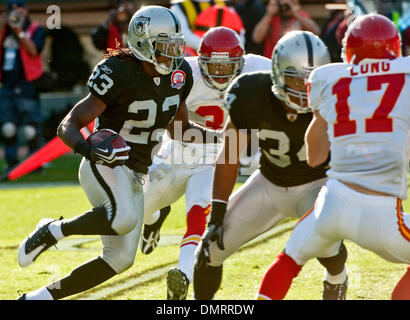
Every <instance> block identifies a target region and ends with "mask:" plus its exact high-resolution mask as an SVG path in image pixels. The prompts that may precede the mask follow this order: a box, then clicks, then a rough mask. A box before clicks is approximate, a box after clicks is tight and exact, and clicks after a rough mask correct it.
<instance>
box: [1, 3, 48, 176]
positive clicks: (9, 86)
mask: <svg viewBox="0 0 410 320" xmlns="http://www.w3.org/2000/svg"><path fill="white" fill-rule="evenodd" d="M44 42H45V31H44V29H43V28H42V27H41V26H40V25H39V23H37V22H35V21H32V20H30V18H29V15H28V10H27V8H26V7H25V3H24V1H22V0H10V1H9V2H8V7H7V12H6V13H4V14H3V15H1V16H0V67H1V69H0V81H1V83H2V87H1V89H0V134H1V137H2V140H3V142H4V149H5V158H6V162H7V167H6V171H5V173H6V172H8V171H9V170H10V169H11V168H12V167H13V166H15V165H16V164H17V163H18V153H17V151H18V145H19V144H18V135H17V132H18V127H19V126H21V127H22V132H23V134H24V136H25V138H26V140H27V142H28V145H29V153H32V152H34V151H36V150H37V149H38V148H39V147H40V144H41V143H42V138H41V134H40V130H41V127H40V126H41V122H42V114H41V107H40V101H39V94H38V92H37V89H36V85H35V81H36V80H37V79H39V78H40V77H41V76H42V74H43V73H44V69H43V62H42V57H41V51H42V49H43V46H44Z"/></svg>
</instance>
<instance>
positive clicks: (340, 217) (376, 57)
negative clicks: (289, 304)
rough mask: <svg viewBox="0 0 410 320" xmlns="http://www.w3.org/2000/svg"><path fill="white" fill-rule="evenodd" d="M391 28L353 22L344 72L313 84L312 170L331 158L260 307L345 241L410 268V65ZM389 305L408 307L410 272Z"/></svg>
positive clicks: (374, 20) (326, 74) (383, 21)
mask: <svg viewBox="0 0 410 320" xmlns="http://www.w3.org/2000/svg"><path fill="white" fill-rule="evenodd" d="M400 42H401V41H400V37H399V33H398V30H397V28H396V27H395V25H394V24H393V23H392V22H391V21H390V20H389V19H387V18H386V17H384V16H382V15H378V14H370V15H365V16H361V17H359V18H357V19H356V20H355V21H354V22H353V23H352V24H350V25H349V28H348V30H347V32H346V35H345V38H344V40H343V50H342V52H343V54H342V55H343V58H344V61H345V63H338V64H329V65H327V66H323V67H321V68H318V69H316V70H315V71H313V73H312V74H311V76H310V79H309V86H310V94H309V105H310V107H311V108H312V109H313V112H314V116H313V120H312V122H311V124H310V125H309V128H308V130H307V133H306V143H307V157H308V163H309V165H311V166H317V165H318V164H320V163H322V162H323V161H324V160H325V159H326V158H327V157H328V154H329V151H330V152H331V161H330V170H329V171H328V172H327V175H328V177H329V179H328V181H327V182H326V184H325V185H324V186H323V187H322V189H321V191H320V193H319V195H318V197H317V200H316V202H315V205H314V207H313V209H312V211H311V212H309V213H308V214H307V215H306V216H305V217H303V218H302V219H301V220H300V221H299V223H298V225H297V226H296V228H295V229H294V230H293V232H292V234H291V236H290V238H289V240H288V242H287V244H286V247H285V250H284V252H282V253H281V254H280V255H279V256H278V258H277V260H276V261H275V262H274V263H273V264H272V265H271V266H270V267H269V269H268V270H267V272H266V273H265V276H264V278H263V281H262V284H261V287H260V289H259V295H258V298H259V299H283V298H284V297H285V296H286V293H287V291H288V290H289V287H290V285H291V283H292V280H293V278H294V277H296V276H297V274H298V273H299V271H300V270H301V268H302V266H303V265H304V264H305V263H306V262H307V261H308V260H309V259H311V258H314V257H323V256H327V255H332V254H336V253H337V252H338V250H339V246H340V243H341V241H342V240H343V239H349V240H351V241H353V242H355V243H357V244H358V245H359V246H361V247H362V248H364V249H367V250H371V251H373V252H374V253H376V254H378V255H379V256H380V257H382V258H384V259H386V260H388V261H391V262H395V263H407V264H409V263H410V231H409V228H410V216H409V215H406V214H404V213H403V212H402V206H401V202H402V200H404V199H406V198H407V171H408V159H407V155H406V149H407V133H408V131H409V129H410V109H409V100H410V58H409V57H404V58H402V57H401V50H400V47H401V43H400ZM392 298H393V299H406V300H408V299H410V272H409V271H407V273H406V274H405V275H404V276H403V278H402V279H401V280H400V281H399V283H398V284H397V285H396V287H395V289H394V291H393V294H392Z"/></svg>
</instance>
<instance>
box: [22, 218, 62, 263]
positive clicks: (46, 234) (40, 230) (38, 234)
mask: <svg viewBox="0 0 410 320" xmlns="http://www.w3.org/2000/svg"><path fill="white" fill-rule="evenodd" d="M54 221H56V220H54V219H42V220H40V222H39V223H38V224H37V227H36V229H35V230H34V231H33V232H32V233H31V234H30V235H29V236H28V237H27V238H26V239H24V241H23V242H22V243H21V244H20V247H19V249H18V257H17V260H18V264H19V265H20V267H22V268H26V267H28V266H29V265H31V264H32V263H33V262H34V261H35V260H36V259H37V257H38V256H39V255H40V254H41V253H42V252H43V251H45V250H47V249H48V248H50V247H51V246H54V245H55V244H56V243H57V240H56V239H55V238H54V237H53V235H52V234H51V232H50V230H49V229H48V225H49V224H50V223H51V222H54Z"/></svg>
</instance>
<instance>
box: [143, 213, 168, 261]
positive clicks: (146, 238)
mask: <svg viewBox="0 0 410 320" xmlns="http://www.w3.org/2000/svg"><path fill="white" fill-rule="evenodd" d="M170 212H171V207H170V206H168V207H165V208H162V209H161V210H160V213H159V218H158V220H157V221H156V222H155V223H154V224H144V232H143V233H142V239H141V251H142V253H143V254H150V253H151V252H152V251H154V249H155V248H156V247H157V246H158V243H159V239H160V231H161V227H162V224H163V223H164V221H165V218H166V217H167V216H168V214H169V213H170Z"/></svg>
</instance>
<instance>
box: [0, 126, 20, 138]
mask: <svg viewBox="0 0 410 320" xmlns="http://www.w3.org/2000/svg"><path fill="white" fill-rule="evenodd" d="M1 134H2V135H3V137H4V138H6V139H11V138H14V137H15V136H16V135H17V126H16V125H15V124H14V123H13V122H6V123H4V124H3V125H2V126H1Z"/></svg>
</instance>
